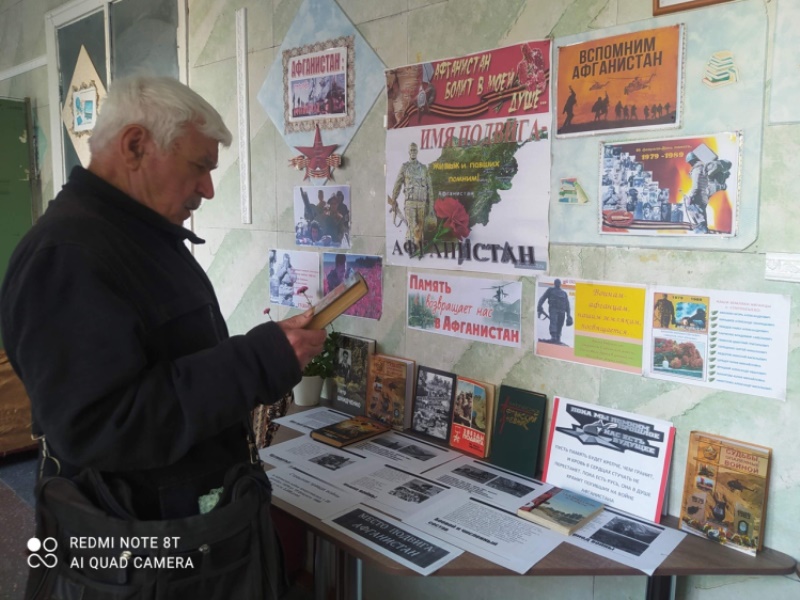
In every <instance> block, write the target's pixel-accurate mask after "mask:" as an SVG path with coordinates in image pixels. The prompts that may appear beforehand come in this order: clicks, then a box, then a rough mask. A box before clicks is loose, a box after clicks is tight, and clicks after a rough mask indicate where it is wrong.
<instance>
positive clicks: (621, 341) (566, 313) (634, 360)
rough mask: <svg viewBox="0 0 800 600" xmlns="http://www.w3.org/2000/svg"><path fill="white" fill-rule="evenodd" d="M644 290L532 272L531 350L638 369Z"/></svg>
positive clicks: (637, 371)
mask: <svg viewBox="0 0 800 600" xmlns="http://www.w3.org/2000/svg"><path fill="white" fill-rule="evenodd" d="M645 296H646V288H645V286H643V285H627V284H626V285H622V284H616V283H599V282H593V281H580V280H576V279H560V278H557V277H544V276H540V277H537V278H536V313H537V319H536V335H535V336H534V338H535V340H536V342H535V346H534V352H535V353H536V355H537V356H546V357H548V358H555V359H558V360H566V361H569V362H576V363H580V364H584V365H592V366H595V367H603V368H606V369H614V370H615V371H623V372H625V373H635V374H637V375H639V374H641V372H642V353H643V350H642V346H643V343H644V342H643V340H644V327H645Z"/></svg>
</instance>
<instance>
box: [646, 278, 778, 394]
mask: <svg viewBox="0 0 800 600" xmlns="http://www.w3.org/2000/svg"><path fill="white" fill-rule="evenodd" d="M647 304H648V306H647V314H648V318H647V323H648V328H647V339H646V343H645V358H644V374H645V376H647V377H651V378H654V379H664V380H668V381H674V382H678V383H690V384H693V385H700V386H704V387H712V388H716V389H719V390H725V391H729V392H739V393H742V394H752V395H754V396H764V397H766V398H776V399H778V400H786V385H787V383H786V377H787V372H788V361H789V354H788V353H789V328H788V327H787V325H786V324H787V323H789V322H790V321H789V308H790V301H789V297H788V296H780V295H777V294H755V293H747V292H728V291H720V290H697V289H686V288H665V287H655V286H653V287H650V288H648V298H647Z"/></svg>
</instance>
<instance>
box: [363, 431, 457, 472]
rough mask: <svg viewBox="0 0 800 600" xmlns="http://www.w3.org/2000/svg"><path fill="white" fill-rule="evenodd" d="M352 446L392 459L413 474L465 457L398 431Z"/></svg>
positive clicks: (368, 453) (378, 456)
mask: <svg viewBox="0 0 800 600" xmlns="http://www.w3.org/2000/svg"><path fill="white" fill-rule="evenodd" d="M350 449H351V450H353V451H355V452H358V453H359V454H364V455H366V456H371V455H374V456H375V457H376V458H378V459H379V460H382V461H384V462H389V463H391V464H392V465H393V466H395V467H398V468H400V469H403V470H404V471H408V472H410V473H423V472H425V471H429V470H430V469H433V468H434V467H438V466H439V465H442V464H445V463H447V462H449V461H451V460H453V459H455V458H458V457H459V456H462V455H461V453H460V452H456V451H455V450H450V449H449V448H443V447H442V446H436V445H435V444H430V443H428V442H425V441H423V440H419V439H417V438H413V437H411V436H408V435H404V434H402V433H399V432H396V431H389V432H386V433H382V434H381V435H378V436H375V437H373V438H370V439H368V440H364V441H363V442H359V443H357V444H353V445H352V446H351V447H350Z"/></svg>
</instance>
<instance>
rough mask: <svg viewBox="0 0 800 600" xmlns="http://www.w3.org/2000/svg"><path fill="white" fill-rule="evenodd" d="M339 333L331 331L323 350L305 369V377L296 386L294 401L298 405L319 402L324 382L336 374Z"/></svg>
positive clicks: (311, 404)
mask: <svg viewBox="0 0 800 600" xmlns="http://www.w3.org/2000/svg"><path fill="white" fill-rule="evenodd" d="M339 335H340V334H339V333H338V332H336V331H330V332H329V333H328V337H326V338H325V344H324V346H323V349H322V352H320V353H319V354H318V355H317V356H315V357H314V358H312V359H311V362H309V363H308V364H307V365H306V368H305V369H303V379H302V381H300V383H298V384H297V386H295V388H294V402H295V404H297V405H298V406H314V405H315V404H317V403H318V402H319V398H320V394H321V392H322V386H323V384H324V382H325V381H326V380H328V379H330V378H331V377H333V375H334V361H335V360H336V351H337V348H338V341H339Z"/></svg>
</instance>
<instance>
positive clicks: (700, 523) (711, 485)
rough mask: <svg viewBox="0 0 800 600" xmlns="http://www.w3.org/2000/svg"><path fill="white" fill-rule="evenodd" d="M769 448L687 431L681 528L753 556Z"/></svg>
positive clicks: (759, 538)
mask: <svg viewBox="0 0 800 600" xmlns="http://www.w3.org/2000/svg"><path fill="white" fill-rule="evenodd" d="M771 454H772V450H771V449H770V448H767V447H765V446H759V445H756V444H750V443H747V442H742V441H739V440H734V439H731V438H727V437H723V436H720V435H714V434H711V433H704V432H702V431H692V432H691V433H690V434H689V452H688V456H687V459H686V478H685V480H684V486H683V496H682V498H681V530H683V531H686V532H688V533H692V534H694V535H698V536H702V537H704V538H707V539H711V540H714V541H716V542H719V543H720V544H722V545H724V546H726V547H728V548H734V549H735V550H739V551H740V552H744V553H746V554H750V555H753V556H755V554H756V552H757V551H758V550H760V549H761V548H763V546H764V519H765V517H766V508H767V488H768V485H769V471H770V463H771Z"/></svg>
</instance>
